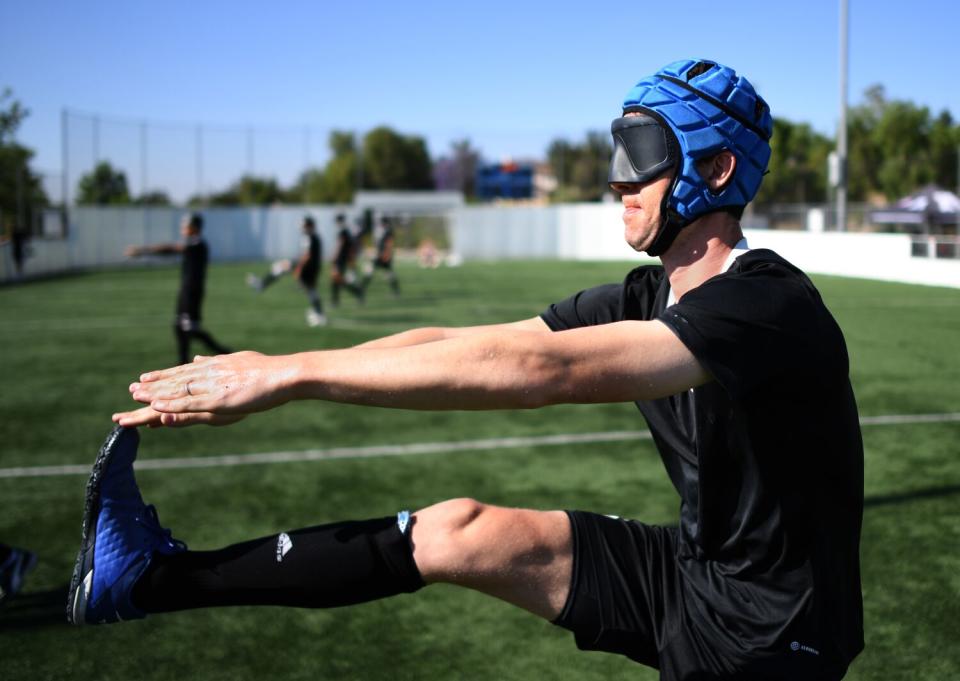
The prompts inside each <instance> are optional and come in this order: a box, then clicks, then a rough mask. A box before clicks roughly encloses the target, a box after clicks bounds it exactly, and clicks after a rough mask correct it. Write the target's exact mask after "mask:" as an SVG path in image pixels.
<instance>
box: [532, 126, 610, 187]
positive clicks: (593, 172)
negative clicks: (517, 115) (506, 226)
mask: <svg viewBox="0 0 960 681" xmlns="http://www.w3.org/2000/svg"><path fill="white" fill-rule="evenodd" d="M612 153H613V147H612V146H611V143H610V135H609V134H607V133H603V132H599V131H591V132H588V133H587V136H586V139H585V140H584V141H583V142H581V143H575V142H570V141H568V140H565V139H555V140H553V141H552V142H551V143H550V146H549V147H548V148H547V160H548V162H549V163H550V167H551V168H552V170H553V173H554V176H555V177H556V178H557V190H556V192H555V193H554V196H553V199H554V200H555V201H598V200H599V199H600V198H601V197H602V196H603V195H604V194H605V193H606V192H607V191H608V189H607V173H608V169H609V167H610V156H611V154H612Z"/></svg>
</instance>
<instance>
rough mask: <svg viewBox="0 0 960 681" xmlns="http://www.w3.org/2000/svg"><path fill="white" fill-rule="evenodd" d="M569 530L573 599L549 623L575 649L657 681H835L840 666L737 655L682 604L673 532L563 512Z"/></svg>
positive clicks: (801, 659) (809, 660)
mask: <svg viewBox="0 0 960 681" xmlns="http://www.w3.org/2000/svg"><path fill="white" fill-rule="evenodd" d="M567 513H568V515H569V517H570V524H571V528H572V531H573V575H572V580H571V584H570V595H569V596H568V598H567V602H566V605H565V606H564V608H563V612H561V613H560V616H559V617H557V619H556V620H555V621H554V624H557V625H558V626H561V627H563V628H564V629H568V630H570V631H571V632H573V635H574V638H575V639H576V642H577V647H578V648H580V649H581V650H596V651H602V652H607V653H617V654H620V655H625V656H627V657H629V658H630V659H631V660H634V661H636V662H640V663H641V664H645V665H647V666H650V667H653V668H655V669H659V670H660V678H661V680H662V681H675V680H676V681H680V680H681V679H682V680H684V681H693V680H696V681H708V680H713V679H717V680H719V679H737V680H750V681H759V680H761V679H763V680H764V681H773V680H779V681H800V680H806V681H812V680H814V679H818V680H835V679H840V678H842V677H843V674H844V671H845V669H843V668H839V669H838V668H828V667H826V666H825V665H824V663H825V662H826V660H817V659H815V658H812V657H800V656H796V655H793V656H790V655H783V656H780V655H777V656H769V655H764V656H758V657H756V658H750V657H739V659H738V657H735V656H732V655H730V654H728V653H727V652H725V651H724V647H725V646H724V644H722V643H721V642H720V641H719V640H718V634H717V633H716V632H712V631H711V630H710V627H709V626H704V625H703V622H701V621H700V619H701V618H700V617H699V616H696V615H693V616H691V615H689V614H687V613H688V612H691V610H690V609H689V608H687V607H686V605H688V604H687V603H685V599H687V598H689V596H688V595H687V594H686V593H685V590H684V588H683V575H682V573H681V571H680V570H679V569H678V564H677V559H676V556H677V550H676V549H677V530H676V529H675V528H668V527H655V526H650V525H644V524H643V523H640V522H637V521H635V520H623V519H620V518H615V517H610V516H604V515H598V514H595V513H584V512H582V511H568V512H567Z"/></svg>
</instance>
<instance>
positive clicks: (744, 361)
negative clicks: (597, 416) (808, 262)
mask: <svg viewBox="0 0 960 681" xmlns="http://www.w3.org/2000/svg"><path fill="white" fill-rule="evenodd" d="M659 320H660V321H661V322H663V323H664V324H666V325H667V326H668V327H669V328H670V329H671V330H673V332H674V333H675V334H676V335H677V336H678V337H679V338H680V340H681V341H682V342H683V343H684V345H686V346H687V348H688V349H689V350H690V351H691V352H692V353H693V354H694V356H695V357H696V358H697V360H698V361H699V362H700V363H701V364H702V365H703V366H704V368H706V369H707V371H709V372H710V373H711V374H712V375H713V377H714V378H715V379H716V380H717V382H718V383H720V385H721V386H723V388H724V389H725V390H726V391H727V392H728V393H729V394H730V395H732V396H734V397H743V396H745V395H747V394H749V393H751V392H752V391H753V390H755V389H756V388H758V387H760V386H764V385H766V386H774V385H777V384H778V383H779V382H780V381H781V380H783V379H786V378H789V379H790V380H791V381H801V382H804V383H807V382H808V381H813V380H816V378H817V377H818V376H820V375H822V374H823V372H825V371H832V370H840V369H843V370H844V371H846V366H847V364H846V362H847V358H846V347H845V345H844V343H843V337H842V335H841V334H840V330H839V328H838V327H837V325H836V323H835V322H834V320H833V317H832V316H831V315H830V313H829V311H828V310H827V309H826V307H825V306H824V305H823V303H822V301H821V300H820V296H819V294H818V293H817V291H816V289H815V288H814V287H813V284H812V283H810V281H809V280H808V279H807V278H806V277H805V276H804V275H803V274H802V273H800V272H799V271H798V270H795V269H791V268H788V267H782V266H779V265H770V266H765V267H760V268H756V269H752V270H749V271H740V272H732V273H727V274H723V275H720V276H718V277H715V278H713V279H711V280H709V281H707V282H705V283H704V284H702V285H701V286H699V287H697V288H695V289H693V290H692V291H689V292H688V293H687V294H685V295H684V296H683V298H682V299H681V301H680V302H678V303H677V304H675V305H672V306H670V307H668V308H667V309H666V310H664V312H663V313H662V314H661V315H660V317H659ZM838 343H839V344H838Z"/></svg>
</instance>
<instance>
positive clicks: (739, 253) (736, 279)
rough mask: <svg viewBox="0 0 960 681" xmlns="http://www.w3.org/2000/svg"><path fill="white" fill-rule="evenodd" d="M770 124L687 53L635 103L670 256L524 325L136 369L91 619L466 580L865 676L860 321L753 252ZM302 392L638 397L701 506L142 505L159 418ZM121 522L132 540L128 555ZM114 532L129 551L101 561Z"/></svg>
mask: <svg viewBox="0 0 960 681" xmlns="http://www.w3.org/2000/svg"><path fill="white" fill-rule="evenodd" d="M772 129H773V124H772V119H771V117H770V113H769V111H768V109H767V105H766V103H765V102H764V100H763V99H761V98H760V97H759V96H758V95H757V94H756V92H755V91H754V88H753V86H752V85H751V84H750V83H749V82H748V81H747V80H746V79H745V78H743V77H741V76H738V75H737V74H736V73H735V72H734V71H733V70H731V69H730V68H727V67H725V66H722V65H720V64H717V63H715V62H709V61H694V60H688V61H680V62H675V63H673V64H670V65H668V66H666V67H664V68H663V69H661V70H660V71H658V72H657V73H656V74H654V75H653V76H650V77H648V78H645V79H644V80H641V81H640V82H639V83H638V84H637V85H636V86H635V87H634V88H633V89H632V90H631V91H630V92H629V93H628V94H627V97H626V100H625V102H624V104H623V113H622V116H621V117H619V118H617V119H615V120H614V121H613V124H612V133H613V144H614V153H613V158H612V161H611V166H610V175H609V181H610V186H611V187H612V188H613V189H614V190H615V191H617V192H618V193H619V194H620V196H621V201H622V203H623V207H624V212H623V223H624V237H625V239H626V241H627V243H629V244H630V245H631V246H632V247H633V248H634V249H635V250H637V251H640V252H646V253H648V254H650V255H653V256H658V257H659V258H660V259H661V261H662V266H652V265H647V266H641V267H638V268H637V269H635V270H633V271H632V272H630V273H629V274H628V275H627V276H626V278H625V279H624V281H623V282H622V283H619V284H609V285H605V286H599V287H596V288H591V289H587V290H585V291H581V292H579V293H577V294H576V295H573V296H571V297H569V298H567V299H565V300H562V301H560V302H557V303H555V304H553V305H550V306H549V307H548V308H547V309H546V310H545V311H544V312H543V314H541V315H540V316H539V317H536V318H533V319H528V320H525V321H520V322H515V323H512V324H502V325H492V326H485V327H469V328H460V329H453V328H447V329H444V328H427V329H415V330H412V331H407V332H405V333H401V334H398V335H396V336H391V337H387V338H383V339H380V340H376V341H371V342H369V343H366V344H364V345H361V346H358V347H356V348H352V349H347V350H337V351H333V352H329V351H325V352H313V353H304V354H300V355H290V356H277V357H270V356H264V355H260V354H257V353H251V352H244V353H238V354H235V355H230V356H226V357H217V358H201V359H199V360H197V361H195V362H193V363H192V364H190V365H187V366H181V367H175V368H172V369H166V370H162V371H153V372H149V373H146V374H143V375H142V376H141V377H140V380H138V381H137V382H135V383H133V384H132V385H131V386H130V392H131V394H132V396H133V398H134V399H135V400H136V401H138V402H140V403H142V404H144V405H147V406H144V407H141V408H139V409H137V410H134V411H130V412H126V413H122V414H116V415H115V416H114V420H115V421H116V422H117V423H119V424H120V426H121V427H118V428H117V429H115V430H114V432H113V433H112V434H111V436H110V439H108V441H107V444H106V445H104V448H103V449H102V450H101V453H100V456H99V457H98V459H97V463H96V465H95V467H94V475H93V476H92V477H91V482H90V483H89V486H88V501H87V511H86V513H85V519H84V528H85V529H84V538H83V543H82V547H81V553H80V557H79V559H78V562H77V569H76V572H75V574H74V579H73V586H72V588H71V594H72V598H71V600H70V601H69V603H68V607H69V608H70V617H71V618H72V620H73V621H74V622H101V621H116V620H118V619H121V618H122V619H130V618H133V617H143V616H145V615H147V614H150V613H158V612H166V611H171V610H181V609H188V608H198V607H208V606H219V605H240V604H268V603H269V604H277V605H291V606H299V607H332V606H339V605H348V604H352V603H360V602H364V601H368V600H372V599H376V598H382V597H385V596H389V595H393V594H400V593H404V592H412V591H416V590H418V589H420V588H422V587H423V586H425V585H428V584H432V583H436V582H446V583H452V584H457V585H460V586H465V587H469V588H472V589H476V590H479V591H481V592H483V593H486V594H489V595H492V596H495V597H497V598H501V599H503V600H505V601H508V602H510V603H513V604H514V605H517V606H519V607H521V608H524V609H526V610H529V611H530V612H532V613H534V614H536V615H539V616H541V617H543V618H545V619H547V620H549V621H550V622H553V623H555V624H557V625H559V626H561V627H563V628H566V629H568V630H570V631H571V632H573V634H574V637H575V640H576V643H577V645H578V646H579V647H580V648H583V649H586V650H599V651H606V652H612V653H619V654H622V655H626V656H628V657H629V658H631V659H633V660H636V661H638V662H641V663H643V664H646V665H650V666H652V667H656V668H658V669H659V670H660V675H661V678H662V679H668V680H674V679H684V680H689V681H692V680H694V679H696V680H697V681H703V680H705V679H737V680H744V679H748V680H760V679H763V680H765V681H768V680H771V679H791V680H796V681H800V680H801V679H802V680H804V681H808V680H811V679H818V680H825V679H826V680H833V679H839V678H841V677H842V676H843V675H844V674H845V671H846V669H847V666H848V665H849V663H850V661H851V660H852V659H853V658H854V657H855V656H856V655H857V653H858V652H859V651H860V650H861V649H862V647H863V625H862V603H861V595H860V573H859V550H858V548H859V540H860V526H861V518H862V512H863V446H862V442H861V438H860V427H859V423H858V416H857V408H856V403H855V401H854V396H853V392H852V390H851V386H850V380H849V377H848V358H847V351H846V346H845V343H844V339H843V335H842V333H841V331H840V329H839V327H838V326H837V324H836V322H835V321H834V319H833V317H832V316H831V315H830V313H829V311H828V310H827V308H826V307H825V306H824V304H823V302H822V301H821V299H820V296H819V294H818V293H817V290H816V289H815V288H814V286H813V284H812V283H811V282H810V280H809V279H808V278H807V277H806V276H805V275H804V274H803V273H802V272H801V271H800V270H798V269H797V268H796V267H794V266H793V265H791V264H790V263H788V262H787V261H785V260H784V259H783V258H781V257H780V256H778V255H777V254H776V253H773V252H771V251H769V250H763V249H754V250H751V249H750V247H749V246H748V244H747V243H746V241H745V239H744V238H743V233H742V231H741V228H740V222H739V218H740V215H741V213H742V211H743V209H744V206H746V204H747V203H748V202H749V201H750V200H751V199H752V198H753V197H754V196H755V194H756V192H757V189H758V188H759V186H760V182H761V179H762V176H763V174H764V172H765V170H766V167H767V163H768V160H769V157H770V146H769V138H770V135H771V132H772ZM465 366H467V367H470V368H471V369H470V371H464V370H463V367H465ZM293 399H322V400H329V401H336V402H349V403H357V404H364V405H374V406H386V407H395V408H408V409H506V408H533V407H540V406H544V405H550V404H559V403H595V402H625V401H634V402H636V404H637V406H638V407H639V409H640V411H641V413H642V414H643V416H644V418H645V419H646V421H647V424H648V425H649V428H650V431H651V433H652V435H653V438H654V441H655V443H656V446H657V448H658V450H659V451H660V455H661V458H662V460H663V464H664V467H665V469H666V471H667V474H668V476H669V477H670V480H671V481H672V483H673V485H674V487H675V488H676V490H677V492H678V494H679V496H680V517H679V522H678V524H677V525H676V526H672V527H659V526H652V525H647V524H645V523H642V522H640V521H637V520H627V519H621V518H616V517H611V516H606V515H597V514H594V513H587V512H582V511H559V510H553V511H539V510H525V509H513V508H501V507H496V506H491V505H487V504H483V503H480V502H478V501H474V500H472V499H455V500H452V501H444V502H441V503H438V504H436V505H433V506H429V507H427V508H424V509H421V510H419V511H417V512H415V513H412V514H411V513H407V512H401V513H400V514H399V515H398V516H397V518H396V519H394V518H390V517H388V518H380V519H374V520H364V521H356V522H348V523H335V524H332V525H322V526H318V527H312V528H307V529H302V530H297V531H290V532H284V533H282V534H279V536H278V535H274V536H272V537H265V538H262V539H258V540H253V541H250V542H247V543H245V544H238V545H234V546H232V547H228V548H226V549H221V550H218V551H207V552H191V551H188V550H186V548H185V547H184V546H183V545H182V543H180V542H177V541H176V540H174V539H172V538H171V535H170V532H169V531H168V530H163V529H162V528H161V527H160V525H159V523H158V522H157V521H156V517H155V512H150V511H143V510H142V509H144V508H148V509H152V507H145V506H144V505H143V501H142V500H141V499H140V495H139V491H138V489H137V487H136V482H135V480H134V477H133V468H132V462H133V459H134V458H135V456H136V446H137V436H136V431H135V430H133V427H135V426H141V425H166V426H184V425H191V424H200V423H206V424H221V425H222V424H226V423H232V422H234V421H237V420H239V419H241V418H244V417H245V416H246V415H248V414H252V413H254V412H258V411H263V410H266V409H270V408H273V407H277V406H280V405H282V404H284V403H285V402H287V401H289V400H293ZM585 474H586V472H585ZM638 493H642V490H638ZM108 502H109V503H108ZM121 509H135V510H134V511H131V510H125V511H124V510H121ZM134 518H137V519H142V518H147V519H148V520H138V521H136V522H135V521H134ZM101 528H103V529H101ZM117 537H122V538H123V541H124V542H126V543H127V545H128V546H129V547H130V548H129V549H127V550H125V551H116V549H115V547H116V546H117V544H118V543H121V542H118V541H117ZM101 541H107V542H108V544H109V546H110V547H111V549H114V552H112V553H110V554H109V555H106V554H105V557H104V559H103V564H100V565H98V562H97V561H98V555H99V554H97V547H98V546H99V544H100V542H101ZM118 556H119V558H118Z"/></svg>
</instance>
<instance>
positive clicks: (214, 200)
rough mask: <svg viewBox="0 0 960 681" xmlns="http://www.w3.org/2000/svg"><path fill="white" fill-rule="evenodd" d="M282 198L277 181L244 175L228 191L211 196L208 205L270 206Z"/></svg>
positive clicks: (270, 178)
mask: <svg viewBox="0 0 960 681" xmlns="http://www.w3.org/2000/svg"><path fill="white" fill-rule="evenodd" d="M282 197H283V192H281V190H280V186H279V185H278V184H277V181H276V179H274V178H272V177H256V176H254V175H244V176H242V177H241V178H240V179H239V180H237V181H236V182H234V183H233V184H232V185H230V187H228V188H227V190H226V191H224V192H220V193H219V194H213V195H211V196H210V198H209V200H208V203H209V204H210V205H213V206H238V205H239V206H269V205H271V204H274V203H279V202H280V201H281V199H282Z"/></svg>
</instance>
